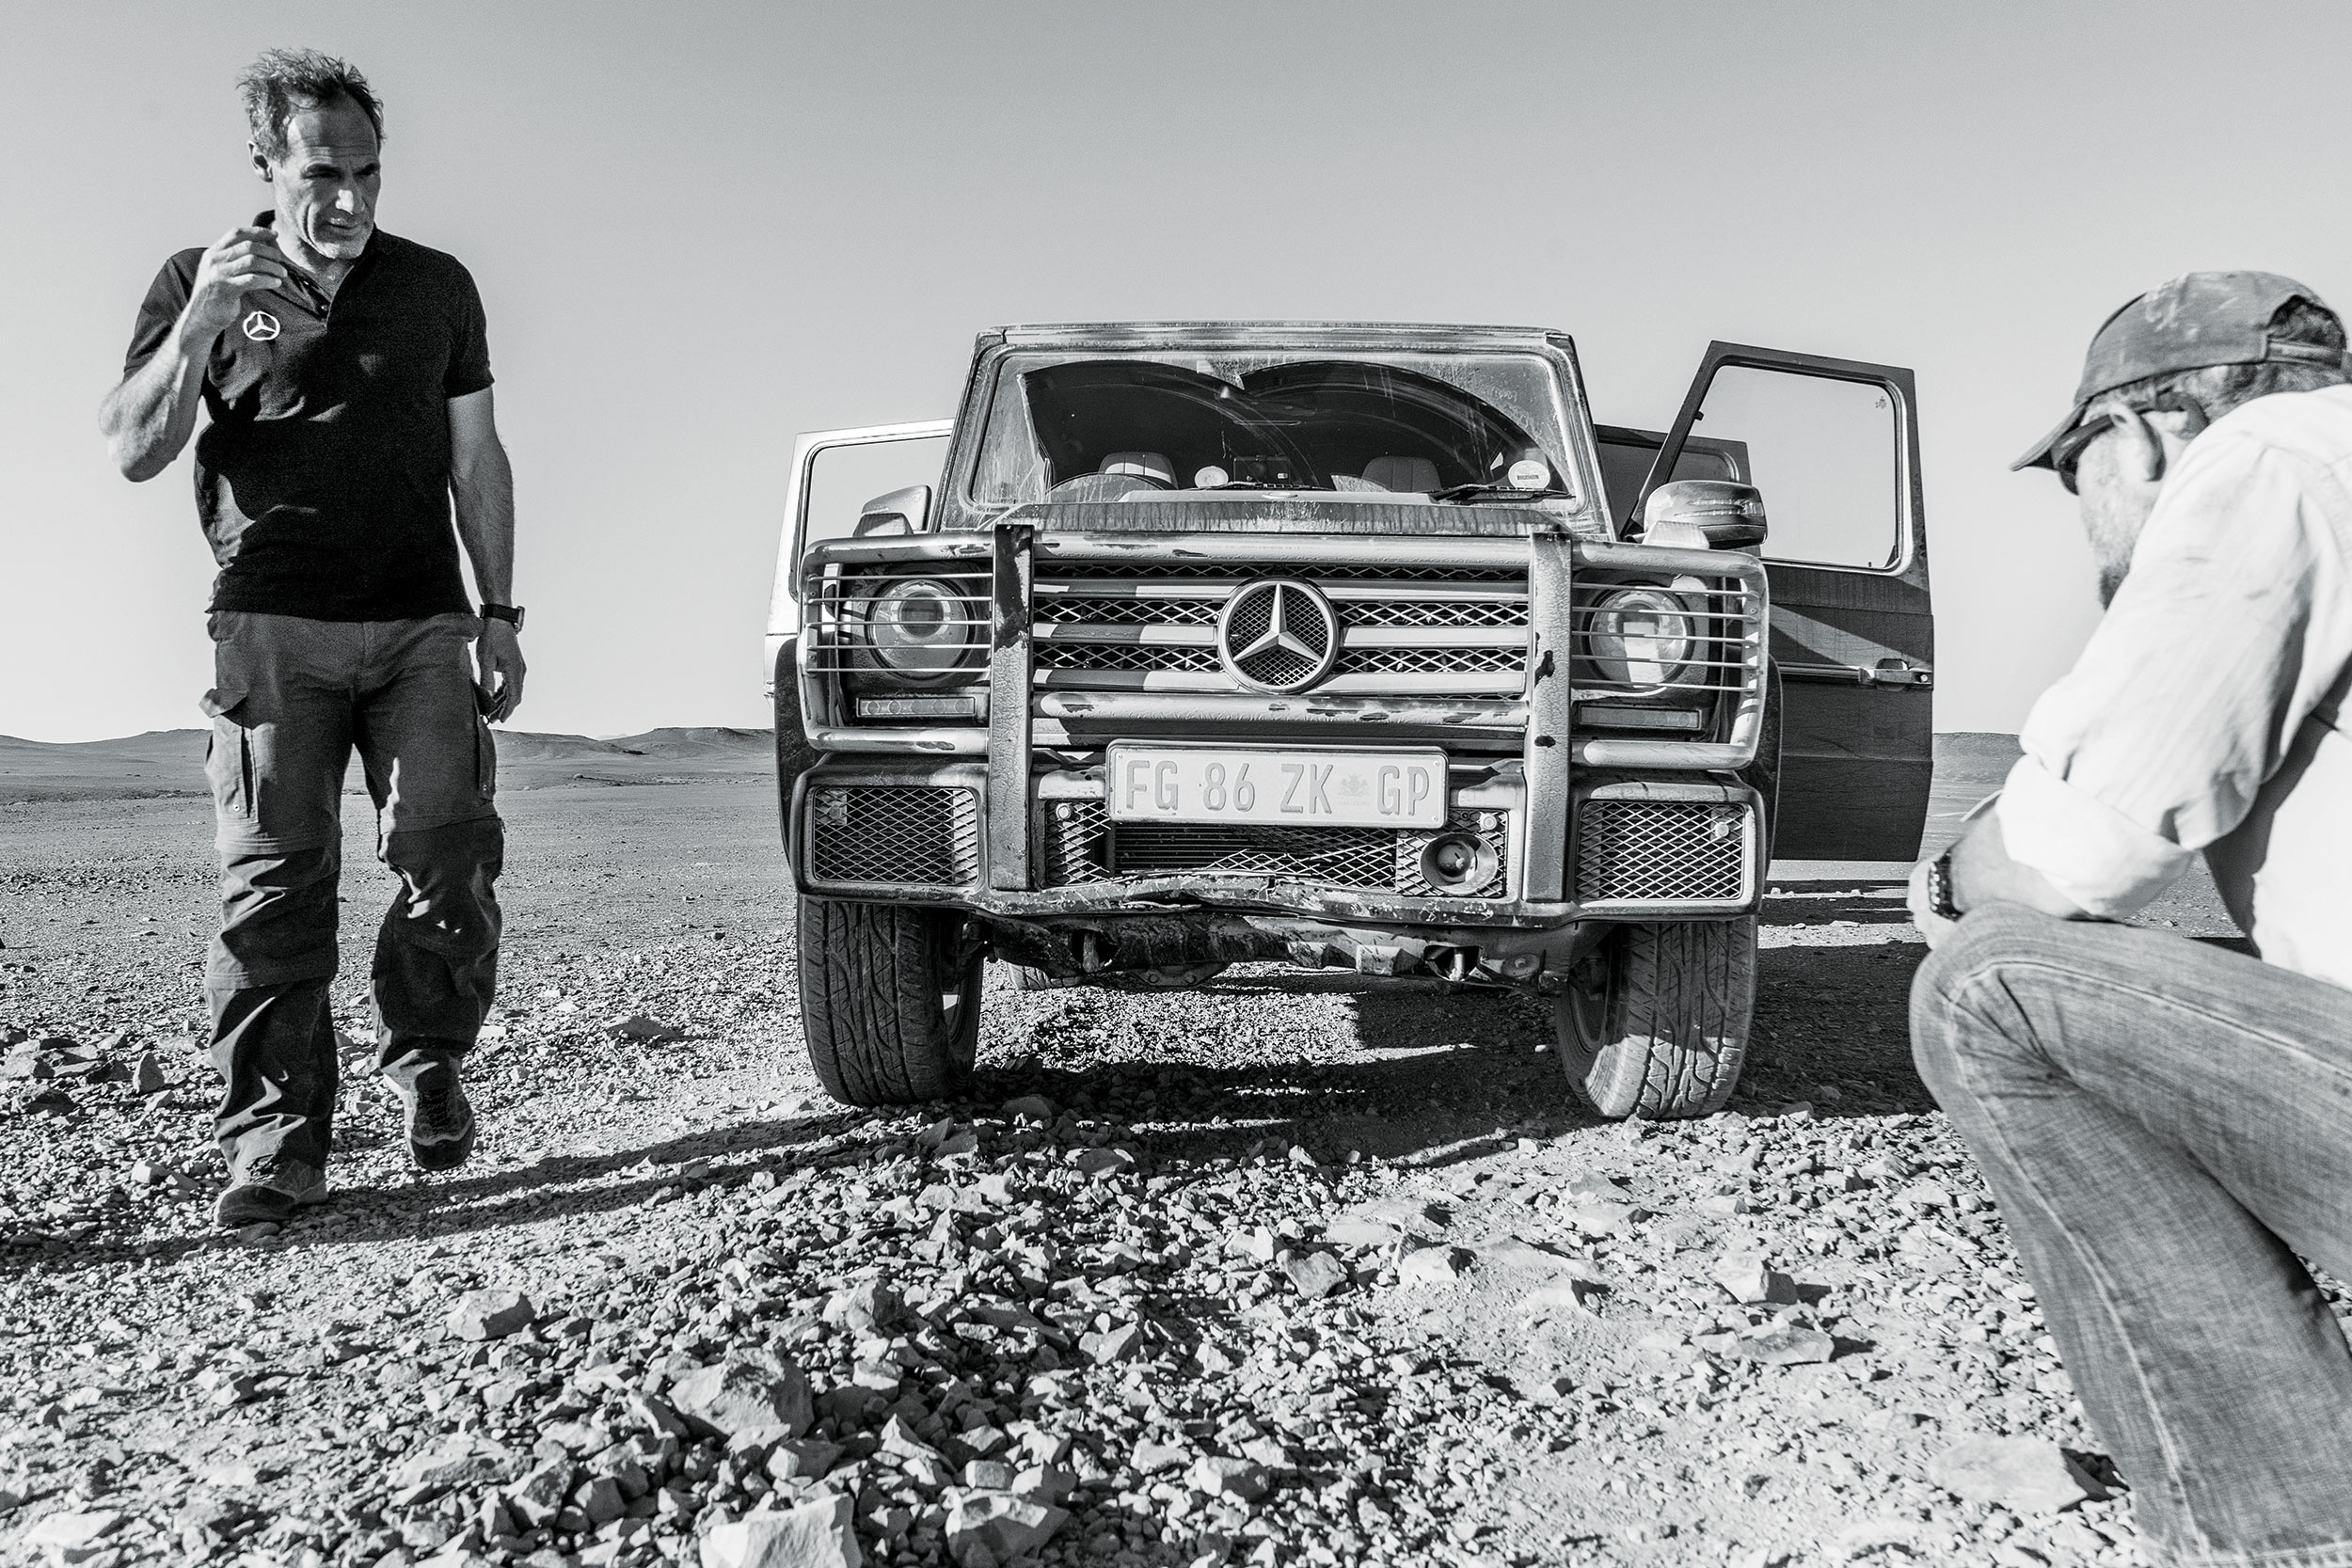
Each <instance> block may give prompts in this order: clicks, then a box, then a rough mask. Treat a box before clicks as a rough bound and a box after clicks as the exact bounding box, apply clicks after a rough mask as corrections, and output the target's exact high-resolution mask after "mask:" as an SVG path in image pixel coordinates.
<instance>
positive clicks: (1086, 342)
mask: <svg viewBox="0 0 2352 1568" xmlns="http://www.w3.org/2000/svg"><path fill="white" fill-rule="evenodd" d="M997 330H998V331H999V332H1001V333H1003V334H1004V338H1005V341H1007V342H1008V343H1010V344H1014V345H1017V346H1020V347H1024V348H1046V347H1052V348H1060V347H1072V346H1084V347H1094V348H1100V347H1107V346H1110V345H1113V344H1135V345H1137V346H1164V345H1167V344H1169V343H1184V344H1200V345H1210V344H1216V345H1233V346H1248V345H1249V344H1254V343H1265V342H1298V341H1312V342H1319V343H1329V344H1334V345H1336V344H1341V343H1360V344H1368V345H1376V346H1380V347H1386V348H1408V347H1422V346H1431V345H1438V346H1445V347H1463V346H1470V345H1476V346H1480V347H1494V348H1501V347H1510V348H1541V347H1543V346H1544V345H1545V344H1546V343H1547V342H1549V341H1554V340H1557V339H1559V338H1562V337H1565V333H1558V332H1552V331H1549V330H1547V329H1546V328H1544V327H1540V326H1464V325H1447V324H1442V323H1428V322H1297V321H1263V322H1216V321H1208V322H1069V323H1059V324H1052V325H1023V326H1006V327H999V328H998V329H997Z"/></svg>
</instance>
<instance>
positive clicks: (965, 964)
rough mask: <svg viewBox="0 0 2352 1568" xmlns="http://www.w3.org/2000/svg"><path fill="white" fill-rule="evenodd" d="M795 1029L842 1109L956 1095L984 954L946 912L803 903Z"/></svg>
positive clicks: (967, 1057)
mask: <svg viewBox="0 0 2352 1568" xmlns="http://www.w3.org/2000/svg"><path fill="white" fill-rule="evenodd" d="M798 934H799V939H800V960H801V1032H802V1034H803V1037H805V1038H806V1039H807V1041H808V1060H809V1065H810V1066H811V1067H813V1068H815V1069H817V1078H818V1082H819V1083H821V1084H823V1085H825V1092H826V1093H827V1094H830V1095H832V1096H833V1097H834V1099H835V1100H837V1101H841V1102H842V1103H843V1104H845V1105H912V1104H915V1103H918V1102H919V1101H926V1100H944V1099H946V1098H948V1097H950V1096H953V1095H956V1094H958V1093H961V1091H962V1089H963V1088H964V1086H965V1085H968V1084H969V1083H970V1082H971V1078H972V1059H973V1056H974V1053H975V1051H976V1048H977V1044H978V1040H979V1034H980V982H981V974H982V969H983V966H984V963H985V958H984V957H983V955H982V951H981V948H980V945H979V944H978V943H977V942H974V941H972V940H971V939H970V936H969V934H968V932H967V931H966V928H965V922H964V921H963V920H962V919H961V917H960V916H957V915H955V914H952V913H950V912H948V911H944V910H924V909H903V908H900V907H898V906H897V905H892V904H851V903H846V902H844V901H842V900H840V899H837V898H809V897H803V898H802V900H801V911H800V921H799V933H798Z"/></svg>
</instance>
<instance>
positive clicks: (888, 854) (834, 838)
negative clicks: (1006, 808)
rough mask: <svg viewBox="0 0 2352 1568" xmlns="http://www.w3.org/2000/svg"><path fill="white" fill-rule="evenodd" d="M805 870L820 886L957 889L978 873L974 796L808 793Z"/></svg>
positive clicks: (896, 789) (881, 787) (842, 790)
mask: <svg viewBox="0 0 2352 1568" xmlns="http://www.w3.org/2000/svg"><path fill="white" fill-rule="evenodd" d="M808 846H809V873H810V876H811V877H812V878H813V879H815V880H818V881H820V882H888V883H903V884H912V885H917V886H925V887H962V886H965V885H967V884H968V883H970V882H972V881H974V880H976V879H977V878H978V876H979V874H980V801H979V795H978V792H977V791H976V790H970V789H949V788H943V787H938V786H933V785H929V784H925V785H918V786H914V787H903V786H899V785H895V784H827V785H822V786H819V787H818V788H815V789H812V790H810V791H809V792H808Z"/></svg>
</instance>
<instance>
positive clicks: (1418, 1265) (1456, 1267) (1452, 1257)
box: [1396, 1246, 1462, 1286]
mask: <svg viewBox="0 0 2352 1568" xmlns="http://www.w3.org/2000/svg"><path fill="white" fill-rule="evenodd" d="M1461 1275H1462V1259H1461V1255H1460V1254H1459V1253H1457V1252H1455V1251H1454V1248H1452V1247H1449V1246H1430V1247H1420V1248H1417V1249H1415V1250H1414V1251H1411V1252H1408V1253H1406V1255H1405V1256H1404V1257H1402V1258H1400V1259H1397V1263H1396V1282H1397V1283H1398V1284H1400V1285H1416V1286H1431V1285H1451V1284H1453V1283H1454V1281H1455V1280H1456V1279H1458V1278H1460V1277H1461Z"/></svg>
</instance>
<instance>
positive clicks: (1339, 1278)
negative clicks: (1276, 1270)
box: [1282, 1252, 1347, 1301]
mask: <svg viewBox="0 0 2352 1568" xmlns="http://www.w3.org/2000/svg"><path fill="white" fill-rule="evenodd" d="M1282 1272H1283V1274H1285V1275H1288V1276H1289V1277H1290V1282H1291V1286H1292V1288H1293V1289H1294V1290H1295V1291H1297V1292H1298V1293H1299V1294H1300V1295H1302V1296H1305V1297H1306V1298H1307V1299H1308V1300H1309V1301H1320V1300H1322V1299H1323V1298H1324V1297H1325V1296H1327V1295H1329V1294H1330V1293H1331V1292H1332V1291H1336V1290H1338V1289H1339V1288H1340V1287H1341V1286H1343V1285H1344V1284H1346V1283H1347V1265H1346V1264H1344V1263H1343V1262H1341V1261H1340V1260H1339V1259H1336V1258H1334V1257H1332V1256H1331V1255H1330V1254H1329V1253H1327V1252H1296V1253H1293V1254H1292V1255H1291V1256H1290V1257H1288V1258H1287V1259H1283V1262H1282Z"/></svg>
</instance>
